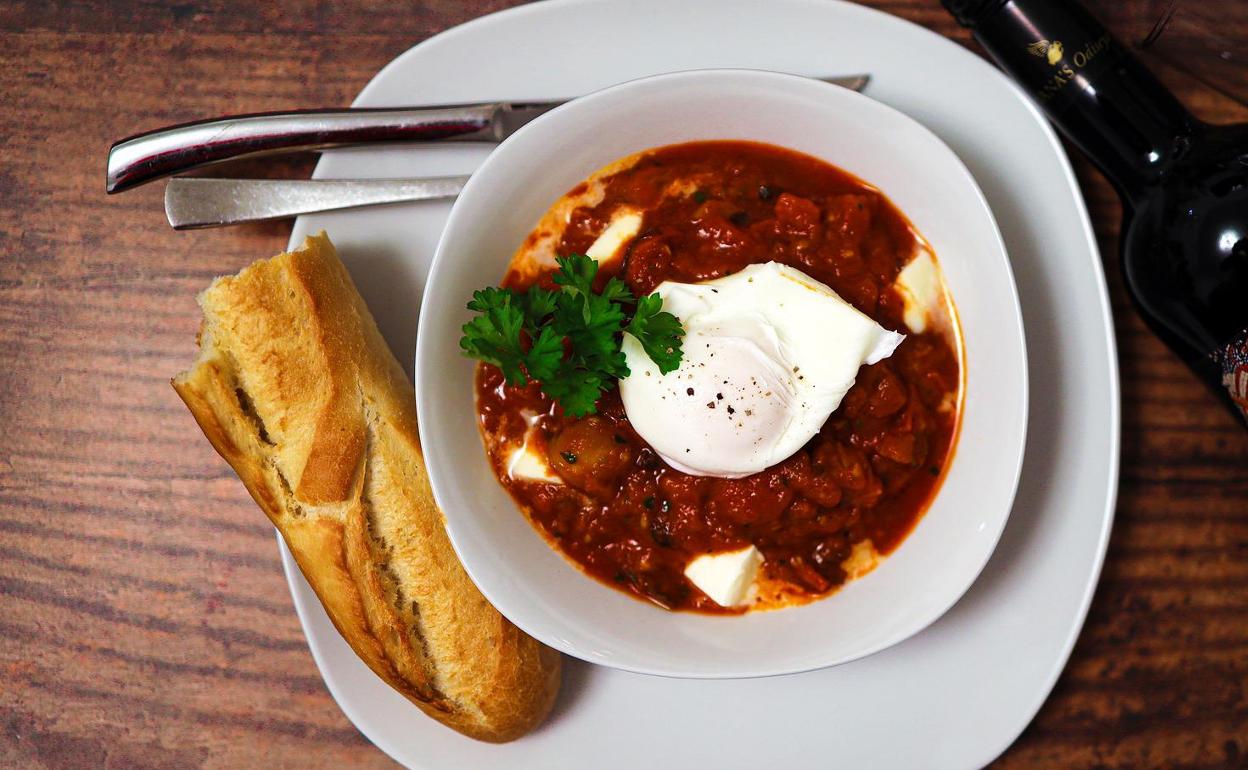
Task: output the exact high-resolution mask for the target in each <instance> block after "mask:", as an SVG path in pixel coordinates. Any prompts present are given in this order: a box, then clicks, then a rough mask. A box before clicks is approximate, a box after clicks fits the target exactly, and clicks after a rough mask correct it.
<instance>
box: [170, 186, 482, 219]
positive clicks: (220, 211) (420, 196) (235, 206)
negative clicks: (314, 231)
mask: <svg viewBox="0 0 1248 770" xmlns="http://www.w3.org/2000/svg"><path fill="white" fill-rule="evenodd" d="M467 181H468V177H466V176H447V177H430V178H428V179H293V180H286V179H201V178H177V179H170V180H169V184H168V185H167V186H166V187H165V216H167V217H168V218H169V224H170V225H172V226H173V229H175V230H191V229H196V228H202V227H220V226H222V225H236V224H240V223H242V222H261V221H264V220H266V219H281V218H283V217H294V216H298V215H300V214H312V213H315V212H318V211H332V210H335V209H349V208H355V207H357V206H374V205H377V204H381V203H400V202H404V201H419V200H431V199H435V198H454V197H455V196H456V195H458V194H459V191H460V190H462V189H464V184H465V183H466V182H467Z"/></svg>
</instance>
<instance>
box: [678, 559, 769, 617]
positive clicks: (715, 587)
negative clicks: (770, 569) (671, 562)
mask: <svg viewBox="0 0 1248 770" xmlns="http://www.w3.org/2000/svg"><path fill="white" fill-rule="evenodd" d="M762 563H763V555H762V554H761V553H759V551H758V549H757V548H755V547H754V546H752V545H751V546H747V547H745V548H742V549H741V550H739V551H724V552H722V553H708V554H703V555H702V556H699V557H698V558H696V559H694V560H693V561H691V562H689V564H688V566H686V567H685V577H687V578H689V582H690V583H693V584H694V585H695V586H697V587H698V588H699V589H700V590H701V591H702V593H704V594H706V595H707V596H709V597H711V599H713V600H714V601H715V603H716V604H718V605H720V606H721V607H739V606H741V605H742V604H745V603H746V601H747V600H748V599H749V597H750V593H751V589H752V588H753V587H754V578H755V577H756V576H757V575H758V567H759V565H761V564H762Z"/></svg>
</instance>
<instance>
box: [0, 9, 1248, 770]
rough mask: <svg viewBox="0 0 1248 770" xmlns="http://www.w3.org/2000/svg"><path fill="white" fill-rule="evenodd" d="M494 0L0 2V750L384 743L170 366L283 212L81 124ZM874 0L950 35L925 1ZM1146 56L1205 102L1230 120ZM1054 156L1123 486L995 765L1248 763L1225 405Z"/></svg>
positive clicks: (233, 83) (381, 56) (21, 753)
mask: <svg viewBox="0 0 1248 770" xmlns="http://www.w3.org/2000/svg"><path fill="white" fill-rule="evenodd" d="M1226 2H1228V4H1229V3H1231V2H1232V0H1226ZM512 4H514V2H512V1H511V0H496V1H494V2H484V1H481V0H476V1H472V2H456V1H455V0H415V1H414V2H409V3H405V4H402V5H401V6H399V7H396V5H395V4H393V3H382V2H349V3H348V2H343V3H330V2H308V1H306V0H301V1H298V2H296V1H291V2H284V3H280V4H277V3H273V4H267V3H244V2H226V0H193V1H190V0H188V1H187V2H180V3H157V2H150V1H147V0H115V1H113V2H109V0H81V1H76V2H69V1H67V0H64V1H60V2H20V1H19V2H16V3H14V2H9V3H2V4H0V40H2V41H3V45H0V104H2V105H4V107H3V109H0V148H2V152H0V766H3V767H33V768H69V767H100V766H104V767H126V768H174V767H177V768H187V767H238V766H270V767H307V768H315V767H337V766H340V765H345V764H351V765H354V766H361V767H392V766H393V763H391V762H390V761H389V760H388V759H387V758H386V757H385V756H384V755H383V754H382V753H381V752H380V751H378V750H377V749H375V748H374V747H373V746H372V745H371V744H369V743H368V741H366V740H365V739H364V738H363V737H362V736H360V735H359V733H357V732H356V731H355V729H354V728H353V727H352V726H351V725H350V724H349V723H348V722H347V720H346V718H345V717H344V716H343V715H342V713H341V712H340V711H339V710H338V708H337V706H336V705H335V704H334V702H333V700H332V699H331V698H330V696H329V694H328V692H327V691H326V689H325V687H324V685H323V684H322V682H321V680H320V677H319V676H318V675H317V672H316V669H315V666H314V665H313V663H312V659H311V656H310V655H309V654H308V651H307V646H306V644H305V642H304V639H303V635H302V633H301V631H300V628H299V624H298V620H297V619H296V617H295V613H294V611H293V607H292V605H291V601H290V595H289V592H288V591H287V588H286V582H285V580H284V578H283V577H282V572H281V567H280V564H279V561H278V556H277V550H276V548H275V547H274V538H273V533H272V530H271V528H270V527H269V526H268V524H267V523H265V521H264V519H263V517H262V516H261V515H260V514H259V512H258V511H257V510H256V509H255V506H254V504H253V503H252V502H251V500H250V499H249V498H248V497H247V496H246V493H245V492H244V491H243V488H242V485H241V484H239V483H238V480H237V479H235V478H234V476H233V474H232V473H231V472H230V471H229V469H228V468H227V467H226V466H225V464H224V463H223V462H221V460H220V458H218V457H217V456H216V455H215V454H213V452H212V450H211V449H210V448H209V446H208V444H207V442H205V441H203V440H202V438H201V437H200V436H199V435H198V432H197V429H196V428H195V425H194V423H193V422H192V420H191V417H190V415H189V414H188V413H187V412H186V410H185V408H184V407H183V406H182V405H181V404H180V403H179V402H178V400H177V398H176V396H175V395H174V393H173V391H172V390H171V389H170V387H169V384H168V378H169V377H170V376H171V375H172V374H173V373H175V372H177V371H179V370H181V369H182V368H183V367H184V366H185V365H186V364H187V362H188V361H189V360H190V358H191V357H192V354H193V339H194V335H195V331H196V328H197V326H198V323H199V313H198V311H197V309H196V307H195V304H194V300H193V297H194V295H195V293H196V292H197V291H199V290H200V289H201V288H203V287H204V286H205V285H206V284H207V283H208V282H209V280H210V279H211V278H212V277H214V276H216V275H219V274H223V273H229V272H233V271H236V270H238V269H239V268H241V267H242V266H244V265H246V264H248V263H249V262H251V261H253V260H254V259H257V258H259V257H264V256H268V255H270V254H273V253H275V252H277V251H279V250H280V249H281V248H282V247H283V246H284V245H285V241H286V238H287V235H288V232H289V225H288V224H269V225H262V226H252V227H246V228H235V229H230V230H217V231H204V232H199V233H194V234H179V233H174V232H172V231H170V230H169V229H168V227H167V226H166V224H165V222H164V219H163V216H162V214H161V188H160V186H159V185H153V186H149V187H145V188H142V189H139V190H137V191H134V192H131V193H127V194H126V195H123V196H118V197H111V198H109V197H105V195H104V194H103V176H104V174H103V171H104V169H103V161H104V154H105V151H106V149H107V147H108V145H109V143H110V142H111V141H113V140H115V139H117V138H119V137H121V136H124V135H126V134H128V133H132V132H133V131H135V130H139V129H144V128H149V127H154V126H157V125H161V124H166V123H172V122H177V121H182V120H189V119H193V118H196V117H201V116H205V115H212V114H217V113H228V112H242V111H254V110H266V109H284V108H296V107H301V106H310V105H342V104H347V103H349V101H350V100H351V98H352V97H353V96H354V95H355V93H356V92H357V91H358V90H359V89H360V87H361V86H363V84H364V83H365V82H367V80H368V79H369V78H370V77H371V76H372V75H373V73H374V72H376V70H377V69H378V68H380V67H381V66H382V65H384V64H385V63H386V62H388V61H389V60H390V59H391V58H393V57H394V56H396V55H397V54H399V53H401V52H402V51H403V50H405V49H406V48H408V47H409V46H411V45H413V44H414V43H416V42H418V41H420V40H422V39H423V38H425V37H427V36H429V35H431V34H433V33H435V32H437V31H439V30H441V29H444V28H446V27H448V26H451V25H453V24H457V23H459V22H462V21H464V20H466V19H469V18H472V17H475V16H478V15H481V14H483V13H487V12H490V11H493V10H496V9H498V8H502V7H505V6H508V5H512ZM872 4H873V5H876V6H878V7H881V8H883V9H885V10H887V11H889V12H892V13H895V14H897V15H900V16H903V17H905V18H908V19H910V20H912V21H915V22H917V23H919V24H922V25H924V26H927V27H930V28H932V29H935V30H936V31H938V32H940V33H942V34H946V35H949V36H950V37H953V38H955V39H957V40H959V41H960V42H963V43H966V42H967V40H968V38H967V36H966V34H965V33H964V32H963V31H962V30H959V29H957V28H956V27H955V26H954V24H953V23H952V21H950V19H949V18H948V17H947V15H946V14H945V13H944V12H943V11H942V10H941V9H940V8H939V7H938V6H937V4H936V3H935V2H934V0H885V1H883V2H874V3H872ZM1122 13H1123V14H1124V15H1123V18H1126V15H1125V14H1127V13H1130V11H1127V10H1124V11H1122ZM1111 21H1112V19H1111ZM1160 74H1161V75H1162V77H1163V79H1165V80H1167V82H1169V83H1170V84H1171V85H1172V86H1174V87H1175V88H1176V89H1177V90H1178V91H1179V93H1180V95H1181V96H1182V97H1183V98H1184V99H1185V100H1186V101H1187V103H1188V104H1190V105H1191V106H1192V108H1193V109H1194V110H1195V111H1196V112H1198V113H1199V114H1200V115H1202V116H1203V117H1205V118H1207V119H1210V120H1214V121H1230V120H1248V109H1245V108H1244V107H1243V106H1240V105H1237V104H1236V103H1234V102H1232V101H1230V100H1229V99H1226V98H1225V97H1224V96H1222V95H1220V94H1218V93H1216V92H1214V91H1212V90H1209V89H1207V88H1205V87H1203V86H1201V85H1199V84H1198V83H1196V82H1195V81H1193V80H1192V79H1190V78H1189V77H1187V76H1185V75H1182V74H1181V73H1177V72H1172V71H1168V70H1164V69H1163V70H1162V71H1161V72H1160ZM1076 157H1077V155H1076ZM1076 164H1077V167H1078V169H1079V173H1080V177H1081V181H1082V183H1083V188H1084V191H1085V195H1086V196H1087V201H1088V205H1089V207H1090V209H1091V211H1092V215H1093V220H1094V222H1095V223H1096V231H1097V235H1098V237H1099V240H1100V244H1101V248H1102V250H1103V251H1104V253H1105V254H1106V255H1107V259H1106V262H1107V268H1108V269H1107V274H1108V276H1109V284H1110V291H1111V295H1112V298H1113V310H1114V319H1115V326H1116V330H1117V335H1118V343H1119V347H1120V356H1121V364H1122V385H1123V425H1124V430H1123V466H1122V485H1121V493H1120V502H1119V508H1118V512H1117V521H1116V524H1115V529H1114V534H1113V539H1112V542H1111V544H1110V552H1109V557H1108V559H1107V561H1106V564H1105V570H1104V574H1103V577H1102V580H1101V584H1100V587H1099V589H1098V592H1097V595H1096V599H1095V601H1094V604H1093V607H1092V611H1091V614H1090V616H1089V618H1088V622H1087V625H1086V627H1085V628H1084V631H1083V634H1082V636H1081V637H1080V639H1079V642H1078V645H1077V646H1076V649H1075V652H1074V656H1073V657H1072V659H1071V662H1070V665H1069V666H1068V667H1067V669H1066V672H1065V673H1064V675H1063V676H1062V678H1061V681H1060V682H1059V683H1058V686H1057V688H1056V690H1055V691H1054V693H1053V695H1052V697H1050V699H1049V700H1048V702H1047V703H1046V705H1045V706H1044V708H1043V709H1042V711H1041V712H1040V714H1039V716H1038V717H1037V718H1036V720H1035V722H1034V723H1033V724H1032V725H1031V726H1030V727H1029V728H1028V729H1027V731H1026V732H1025V733H1024V734H1023V736H1022V737H1021V738H1020V740H1019V741H1018V742H1017V743H1016V744H1015V746H1014V747H1013V748H1011V749H1010V750H1009V751H1008V752H1007V753H1006V755H1005V756H1004V757H1002V758H1001V759H1000V760H999V763H998V764H999V765H1000V766H1001V767H1003V768H1048V767H1112V768H1128V767H1144V766H1153V767H1157V766H1184V767H1231V766H1246V765H1248V434H1246V433H1245V432H1244V431H1243V430H1242V429H1241V428H1239V427H1238V426H1237V425H1236V424H1235V423H1234V422H1233V420H1232V419H1231V417H1230V416H1229V414H1227V413H1226V412H1225V411H1224V410H1222V408H1221V407H1220V406H1218V405H1217V404H1216V403H1215V402H1214V401H1213V400H1212V399H1211V398H1210V397H1208V395H1207V394H1206V393H1205V391H1204V389H1203V387H1202V386H1201V385H1200V384H1199V383H1198V382H1197V381H1196V380H1195V378H1194V377H1193V376H1192V375H1190V374H1189V373H1188V371H1187V370H1186V369H1185V368H1184V367H1183V366H1182V364H1180V363H1179V362H1178V360H1177V359H1176V358H1174V357H1173V356H1172V355H1171V354H1170V353H1169V352H1168V351H1167V350H1166V349H1165V348H1164V347H1163V346H1162V344H1161V343H1160V342H1159V341H1157V339H1156V338H1154V337H1153V336H1152V335H1151V334H1149V333H1148V331H1147V330H1146V329H1145V327H1144V325H1143V323H1142V322H1141V321H1140V319H1139V317H1138V316H1137V315H1136V314H1135V312H1134V310H1133V309H1132V308H1131V306H1130V304H1129V302H1128V300H1127V298H1126V295H1125V292H1124V290H1123V286H1122V281H1121V278H1120V275H1119V271H1118V267H1117V261H1116V259H1115V258H1114V257H1113V255H1114V254H1116V239H1117V234H1118V233H1117V229H1118V219H1119V216H1120V213H1119V207H1118V203H1117V200H1116V198H1115V197H1114V195H1113V192H1112V191H1111V190H1110V188H1109V187H1108V186H1107V185H1106V183H1105V182H1104V180H1103V179H1102V178H1101V177H1100V176H1099V175H1098V174H1097V173H1095V172H1094V171H1091V170H1090V168H1089V166H1088V165H1087V164H1086V163H1085V162H1083V161H1082V160H1078V159H1077V160H1076ZM309 168H310V165H309V162H308V161H307V160H306V159H305V160H295V161H288V162H283V163H282V164H279V165H273V164H266V165H259V164H253V165H252V166H250V167H248V168H246V169H244V170H243V173H251V174H253V175H262V174H266V173H267V174H274V175H299V174H306V173H307V171H308V170H309ZM232 170H233V171H235V172H238V169H237V168H235V169H232ZM205 255H211V256H210V257H208V258H206V257H205ZM192 256H193V257H194V258H192Z"/></svg>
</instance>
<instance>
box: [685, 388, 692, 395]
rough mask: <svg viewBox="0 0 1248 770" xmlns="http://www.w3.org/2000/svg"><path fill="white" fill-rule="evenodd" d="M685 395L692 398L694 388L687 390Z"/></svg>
mask: <svg viewBox="0 0 1248 770" xmlns="http://www.w3.org/2000/svg"><path fill="white" fill-rule="evenodd" d="M685 395H686V396H692V395H693V388H685Z"/></svg>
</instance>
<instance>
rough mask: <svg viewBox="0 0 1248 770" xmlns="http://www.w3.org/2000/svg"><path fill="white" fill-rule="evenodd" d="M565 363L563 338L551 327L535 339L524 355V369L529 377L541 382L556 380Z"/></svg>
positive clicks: (545, 327)
mask: <svg viewBox="0 0 1248 770" xmlns="http://www.w3.org/2000/svg"><path fill="white" fill-rule="evenodd" d="M562 361H563V338H562V337H560V336H559V334H558V333H556V332H555V330H554V329H553V328H551V327H549V326H544V327H542V330H541V331H540V332H539V333H538V335H537V336H536V337H534V338H533V344H532V345H531V346H530V347H529V351H528V352H527V353H525V355H524V368H525V369H528V371H529V376H530V377H532V378H533V379H535V380H538V381H540V382H547V381H549V380H551V379H554V378H555V376H556V375H557V373H558V372H559V364H560V363H561V362H562Z"/></svg>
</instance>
